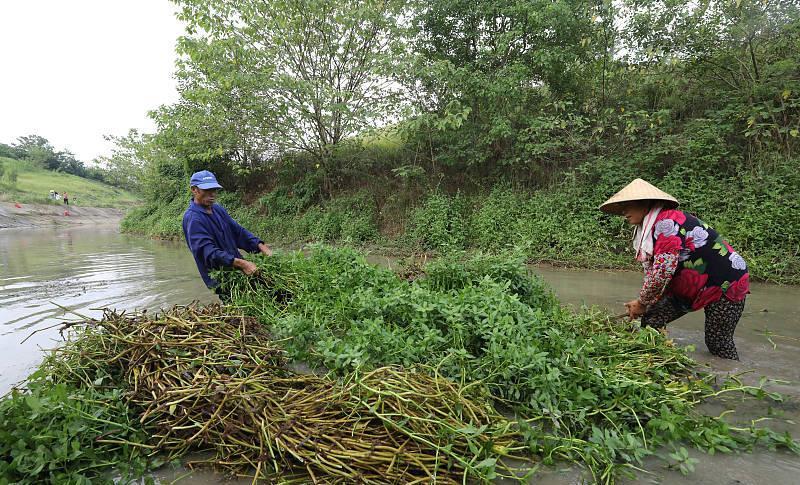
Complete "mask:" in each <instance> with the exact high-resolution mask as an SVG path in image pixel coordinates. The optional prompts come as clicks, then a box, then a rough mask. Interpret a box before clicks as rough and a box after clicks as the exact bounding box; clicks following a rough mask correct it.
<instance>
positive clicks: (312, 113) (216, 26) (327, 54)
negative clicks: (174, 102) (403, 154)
mask: <svg viewBox="0 0 800 485" xmlns="http://www.w3.org/2000/svg"><path fill="white" fill-rule="evenodd" d="M176 3H178V5H180V6H181V7H182V8H181V12H180V14H179V16H180V18H181V19H182V20H184V21H185V22H186V23H187V25H188V31H189V33H190V35H189V36H187V37H184V38H183V39H182V40H181V41H180V44H179V50H180V52H181V53H182V54H183V56H184V57H183V59H182V62H181V64H180V69H179V78H180V79H181V94H182V106H183V108H181V109H182V111H183V113H184V114H186V113H193V114H192V118H194V119H198V117H202V116H205V117H206V119H205V122H206V123H208V124H209V125H212V126H214V127H215V128H216V129H217V130H219V132H220V133H224V136H222V137H221V139H220V140H218V141H219V142H221V143H224V144H226V145H227V146H219V147H218V148H219V149H220V153H227V154H231V153H235V154H236V157H238V160H237V162H238V163H240V164H241V165H245V166H246V165H247V164H248V163H252V160H253V158H256V159H258V158H264V157H270V156H272V157H274V156H276V155H277V156H279V155H282V154H285V153H287V152H292V151H303V152H306V153H309V154H310V155H311V156H313V157H314V158H315V159H316V160H317V161H318V163H320V164H322V165H323V168H325V167H326V165H327V164H328V162H329V160H330V156H331V152H332V149H333V147H334V146H336V145H337V144H339V143H340V142H342V140H344V139H346V138H347V137H350V136H352V135H354V134H356V133H358V132H359V131H361V130H363V129H365V128H368V127H373V126H376V125H379V124H381V123H386V122H387V121H388V120H389V117H390V116H391V114H392V112H393V110H394V109H395V108H396V106H397V101H398V94H399V89H398V88H399V86H398V85H397V84H396V83H394V82H393V81H392V77H393V74H394V73H395V71H396V69H398V67H399V66H400V60H401V58H402V53H403V51H404V45H405V43H404V41H403V40H404V39H403V35H402V34H403V33H402V29H401V28H400V26H399V17H400V15H401V13H402V6H403V2H398V1H394V0H267V1H263V0H211V1H208V0H177V2H176Z"/></svg>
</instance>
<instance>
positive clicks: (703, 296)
mask: <svg viewBox="0 0 800 485" xmlns="http://www.w3.org/2000/svg"><path fill="white" fill-rule="evenodd" d="M721 296H722V288H720V287H719V286H706V287H705V288H703V289H702V290H700V293H699V294H698V295H697V298H695V299H694V301H693V302H692V310H699V309H701V308H704V307H705V306H706V305H708V304H709V303H714V302H715V301H717V300H719V298H720V297H721Z"/></svg>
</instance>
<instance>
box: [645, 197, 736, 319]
mask: <svg viewBox="0 0 800 485" xmlns="http://www.w3.org/2000/svg"><path fill="white" fill-rule="evenodd" d="M653 238H654V246H653V258H652V260H650V261H647V262H645V263H643V266H644V270H645V278H644V284H643V286H642V290H641V291H640V292H639V301H641V302H642V303H644V304H645V305H651V304H653V303H655V302H656V301H658V300H659V299H660V298H661V297H662V296H663V295H672V296H674V297H675V298H676V299H677V300H678V302H679V303H681V304H683V305H684V306H685V307H686V309H687V310H689V309H690V310H692V311H694V310H699V309H701V308H704V307H705V306H706V305H708V304H710V303H714V302H715V301H718V300H719V299H720V298H722V297H723V296H725V298H727V299H729V300H731V301H741V300H743V299H744V298H745V296H747V294H748V293H749V292H750V275H749V274H748V272H747V264H746V263H745V261H744V258H742V257H741V255H739V253H737V252H736V251H734V250H733V248H732V247H731V246H730V245H729V244H728V242H727V241H725V239H723V238H722V236H720V235H719V234H718V233H717V231H715V230H714V229H713V228H712V227H710V226H709V225H708V224H706V223H704V222H703V221H701V220H700V219H698V218H696V217H695V216H693V215H691V214H688V213H686V212H683V211H679V210H665V211H661V213H659V214H658V217H656V223H655V226H654V227H653Z"/></svg>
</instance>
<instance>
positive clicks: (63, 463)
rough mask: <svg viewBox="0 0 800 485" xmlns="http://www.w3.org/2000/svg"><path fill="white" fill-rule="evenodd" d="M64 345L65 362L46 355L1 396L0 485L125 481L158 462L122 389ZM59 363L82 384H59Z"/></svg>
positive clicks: (61, 379)
mask: <svg viewBox="0 0 800 485" xmlns="http://www.w3.org/2000/svg"><path fill="white" fill-rule="evenodd" d="M70 345H72V346H73V347H72V348H73V349H75V350H76V352H75V353H74V354H70V355H71V358H69V357H68V358H65V359H61V358H59V357H56V356H55V354H52V355H50V356H48V357H47V358H46V359H45V361H44V363H43V364H42V365H41V367H40V368H39V369H38V370H37V371H36V372H34V373H33V374H32V375H31V376H30V377H29V378H28V380H27V382H26V383H25V388H24V389H22V390H16V389H15V390H12V391H11V393H9V394H8V395H6V396H4V397H3V398H2V399H0V483H19V484H39V483H76V484H90V483H108V484H111V483H120V482H122V483H127V482H128V481H130V480H133V479H134V478H135V479H139V477H142V476H143V475H144V473H145V472H146V471H147V470H148V469H150V468H152V467H154V466H158V464H159V463H160V462H157V461H156V460H154V459H152V458H148V457H147V451H146V448H145V447H144V446H143V444H145V443H146V442H147V440H148V439H149V435H147V434H146V433H145V432H144V429H143V426H142V424H141V423H140V422H139V420H138V416H137V413H136V411H135V410H133V409H132V408H131V407H130V406H129V405H128V403H127V400H126V399H125V398H124V393H125V389H124V388H121V387H119V384H118V383H117V384H115V383H114V382H113V379H112V378H110V376H109V375H108V374H107V373H106V372H104V371H103V370H102V369H101V368H100V367H97V366H94V365H86V364H87V363H86V362H82V361H81V357H80V345H81V344H79V343H78V344H70ZM63 365H67V366H70V369H71V370H73V371H75V372H76V373H77V374H81V375H84V376H85V377H86V379H87V382H85V383H82V382H75V381H72V380H70V379H65V378H66V376H67V375H69V374H70V373H69V372H63V370H64V369H63V368H61V367H60V366H63ZM93 367H96V368H93ZM59 369H61V371H59ZM104 381H105V382H104ZM145 482H147V483H152V482H153V479H152V478H147V479H146V480H145Z"/></svg>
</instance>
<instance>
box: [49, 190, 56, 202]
mask: <svg viewBox="0 0 800 485" xmlns="http://www.w3.org/2000/svg"><path fill="white" fill-rule="evenodd" d="M47 198H49V199H50V200H56V191H55V190H50V193H49V194H47Z"/></svg>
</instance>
